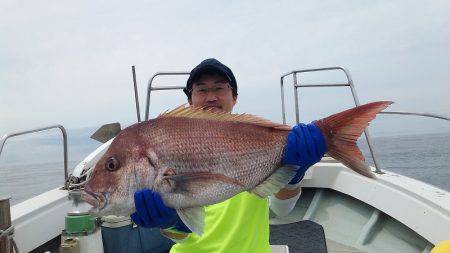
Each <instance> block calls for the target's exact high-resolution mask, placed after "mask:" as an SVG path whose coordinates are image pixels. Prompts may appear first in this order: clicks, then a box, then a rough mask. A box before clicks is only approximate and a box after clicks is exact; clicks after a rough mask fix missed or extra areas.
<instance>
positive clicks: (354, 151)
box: [314, 101, 393, 178]
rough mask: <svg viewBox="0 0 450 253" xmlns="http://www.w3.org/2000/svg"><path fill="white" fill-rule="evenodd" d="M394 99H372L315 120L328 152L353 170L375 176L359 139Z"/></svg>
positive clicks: (371, 176)
mask: <svg viewBox="0 0 450 253" xmlns="http://www.w3.org/2000/svg"><path fill="white" fill-rule="evenodd" d="M392 103H393V102H390V101H380V102H373V103H369V104H365V105H361V106H357V107H355V108H352V109H349V110H346V111H343V112H340V113H336V114H333V115H331V116H329V117H327V118H324V119H321V120H317V121H315V122H314V123H315V125H316V126H317V127H319V129H320V131H321V132H322V134H323V136H324V138H325V142H326V145H327V153H328V154H329V155H330V156H331V157H333V158H335V159H336V160H339V161H340V162H342V163H343V164H344V165H346V166H348V167H349V168H350V169H352V170H354V171H356V172H358V173H360V174H362V175H364V176H367V177H370V178H374V177H375V176H374V175H373V173H372V172H371V170H370V167H369V166H368V165H367V164H366V163H365V162H364V156H363V155H362V153H361V150H360V149H359V148H358V146H357V144H356V141H357V139H358V138H359V137H360V136H361V134H362V132H363V131H364V129H365V128H366V127H367V126H368V125H369V122H370V121H371V120H373V119H374V118H375V116H376V115H377V113H379V112H380V111H382V110H384V109H386V108H387V107H388V106H389V105H390V104H392Z"/></svg>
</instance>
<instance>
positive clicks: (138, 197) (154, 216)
mask: <svg viewBox="0 0 450 253" xmlns="http://www.w3.org/2000/svg"><path fill="white" fill-rule="evenodd" d="M134 204H135V207H136V212H135V213H133V214H132V215H131V219H132V220H133V221H134V223H136V224H137V225H139V226H142V227H147V228H152V227H159V228H162V229H176V230H178V231H181V232H185V233H191V230H190V229H189V228H188V227H186V225H184V223H183V222H182V221H181V219H180V218H179V217H178V215H177V212H176V211H175V209H173V208H170V207H168V206H166V205H164V202H163V201H162V199H161V196H159V194H158V193H156V192H153V191H151V190H149V189H143V190H140V191H137V192H135V193H134Z"/></svg>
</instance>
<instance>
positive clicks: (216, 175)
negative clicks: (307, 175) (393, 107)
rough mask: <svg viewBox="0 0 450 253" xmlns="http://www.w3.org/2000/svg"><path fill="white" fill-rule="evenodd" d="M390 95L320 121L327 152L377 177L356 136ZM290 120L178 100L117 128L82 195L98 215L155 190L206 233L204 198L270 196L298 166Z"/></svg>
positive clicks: (121, 211) (207, 201) (118, 211)
mask: <svg viewBox="0 0 450 253" xmlns="http://www.w3.org/2000/svg"><path fill="white" fill-rule="evenodd" d="M391 103H392V102H374V103H370V104H366V105H362V106H358V107H355V108H352V109H349V110H346V111H344V112H341V113H337V114H334V115H332V116H329V117H327V118H324V119H321V120H318V121H315V122H314V123H315V124H316V126H317V127H319V129H320V131H321V132H322V134H323V136H324V138H325V141H326V144H327V153H328V154H329V155H330V156H332V157H334V158H335V159H337V160H339V161H341V162H342V163H343V164H345V165H346V166H348V167H349V168H351V169H353V170H354V171H356V172H358V173H360V174H362V175H364V176H368V177H374V175H373V174H372V172H371V170H370V168H369V166H367V165H366V164H365V163H364V157H363V155H362V154H361V151H360V150H359V148H358V147H357V146H356V140H357V139H358V137H359V136H360V135H361V133H362V132H363V130H364V128H365V127H366V126H367V125H368V123H369V121H371V120H372V119H373V118H374V117H375V115H376V114H377V113H378V112H380V111H381V110H383V109H385V108H386V107H387V106H388V105H390V104H391ZM290 130H291V127H289V126H287V125H282V124H276V123H273V122H270V121H268V120H265V119H262V118H259V117H255V116H252V115H247V114H241V115H237V114H229V113H212V112H209V111H204V110H202V109H200V108H192V107H184V106H183V107H179V108H177V109H175V110H173V111H170V112H168V113H164V114H162V115H160V116H159V117H158V118H156V119H152V120H149V121H146V122H141V123H138V124H135V125H132V126H130V127H128V128H126V129H124V130H123V131H122V132H120V133H119V134H118V135H117V136H116V138H115V139H114V140H113V142H112V143H111V145H110V147H109V149H108V150H107V152H106V153H105V154H104V155H103V157H102V158H101V159H100V160H99V161H98V163H97V164H96V166H95V168H94V170H93V172H92V174H91V176H90V178H89V180H88V182H87V183H86V185H85V191H84V194H83V198H84V199H85V200H86V201H87V202H88V203H90V204H91V205H93V206H94V209H93V210H94V212H95V213H96V215H99V216H100V215H107V214H115V215H126V216H129V215H130V214H131V213H133V212H134V211H135V209H134V200H133V194H134V192H135V191H137V190H139V189H142V188H149V189H151V190H153V191H155V192H158V193H159V194H160V195H161V197H162V199H163V201H164V204H165V205H167V206H169V207H172V208H174V209H176V210H177V212H178V214H179V216H180V218H181V219H182V220H183V222H185V224H186V225H187V226H188V227H189V228H191V230H192V231H194V232H197V233H199V234H201V232H202V228H203V222H204V209H203V206H205V205H211V204H214V203H218V202H221V201H224V200H226V199H228V198H230V197H232V196H234V195H236V194H238V193H240V192H242V191H250V192H253V193H255V194H257V195H259V196H261V197H267V196H269V195H272V194H273V193H275V192H277V191H279V190H280V189H281V188H282V187H284V186H285V185H286V184H287V182H289V181H290V179H291V178H292V177H293V176H294V174H295V169H294V168H292V167H290V166H284V165H282V164H281V163H280V162H281V158H282V154H283V149H284V145H285V142H286V138H287V135H288V133H289V131H290Z"/></svg>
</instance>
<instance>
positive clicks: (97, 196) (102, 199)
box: [81, 189, 108, 211]
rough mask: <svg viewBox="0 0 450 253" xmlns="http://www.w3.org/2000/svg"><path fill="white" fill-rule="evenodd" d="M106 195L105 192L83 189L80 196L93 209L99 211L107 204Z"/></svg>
mask: <svg viewBox="0 0 450 253" xmlns="http://www.w3.org/2000/svg"><path fill="white" fill-rule="evenodd" d="M106 195H107V194H106V193H105V192H101V193H95V192H91V191H89V190H86V189H84V191H83V193H82V194H81V197H82V198H83V200H84V201H86V202H87V203H88V204H90V205H91V206H92V207H93V209H94V210H95V209H97V210H98V211H100V210H102V209H103V208H105V206H106V205H107V204H108V198H107V197H106Z"/></svg>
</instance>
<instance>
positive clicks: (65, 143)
mask: <svg viewBox="0 0 450 253" xmlns="http://www.w3.org/2000/svg"><path fill="white" fill-rule="evenodd" d="M53 128H58V129H59V130H61V133H62V135H63V145H64V185H65V186H66V183H67V179H68V178H69V172H68V168H67V167H68V161H67V160H68V159H67V132H66V129H65V128H64V127H63V126H62V125H53V126H47V127H42V128H36V129H31V130H27V131H20V132H13V133H9V134H5V135H3V137H2V138H1V139H0V156H1V154H2V151H3V146H4V145H5V142H6V140H7V139H9V138H11V137H15V136H19V135H25V134H30V133H36V132H42V131H45V130H49V129H53Z"/></svg>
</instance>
